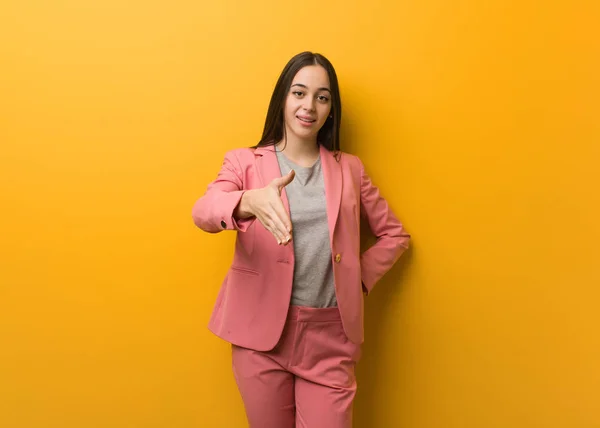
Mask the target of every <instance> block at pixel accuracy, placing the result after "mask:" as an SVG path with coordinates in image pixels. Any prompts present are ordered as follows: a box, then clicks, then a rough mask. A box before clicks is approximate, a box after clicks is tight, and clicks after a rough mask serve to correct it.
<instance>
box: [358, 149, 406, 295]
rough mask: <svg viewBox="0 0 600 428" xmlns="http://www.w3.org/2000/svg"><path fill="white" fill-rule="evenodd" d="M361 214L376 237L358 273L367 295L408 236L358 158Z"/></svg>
mask: <svg viewBox="0 0 600 428" xmlns="http://www.w3.org/2000/svg"><path fill="white" fill-rule="evenodd" d="M358 162H359V164H360V175H361V184H360V204H361V215H362V216H363V217H364V218H366V220H367V222H368V224H369V227H370V229H371V231H372V233H373V235H375V237H376V238H377V241H376V242H375V244H374V245H373V246H371V247H370V248H369V249H367V250H366V251H365V252H364V253H362V255H361V259H360V265H361V276H362V282H363V286H364V289H365V290H364V291H365V292H366V293H367V294H368V293H370V292H371V290H372V289H373V287H374V286H375V284H376V283H377V282H378V281H379V280H380V279H381V277H383V275H384V274H385V273H387V271H389V270H390V269H391V267H392V266H393V265H394V263H396V261H397V260H398V259H399V258H400V256H401V255H402V253H403V252H404V251H406V249H407V248H408V243H409V240H410V235H409V234H408V233H407V232H406V230H405V229H404V226H403V225H402V223H401V222H400V221H399V220H398V219H397V218H396V216H395V215H394V213H393V212H392V210H391V208H390V206H389V205H388V203H387V201H386V200H385V199H384V198H383V197H382V196H381V194H380V192H379V189H378V188H377V187H376V186H375V185H374V184H373V183H372V182H371V179H370V177H369V176H368V174H367V173H366V172H365V168H364V165H363V163H362V161H360V159H359V160H358Z"/></svg>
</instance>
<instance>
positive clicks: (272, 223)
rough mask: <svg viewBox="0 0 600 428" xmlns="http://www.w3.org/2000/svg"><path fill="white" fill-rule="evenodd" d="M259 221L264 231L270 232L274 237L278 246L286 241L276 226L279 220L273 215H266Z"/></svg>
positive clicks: (285, 237) (284, 235)
mask: <svg viewBox="0 0 600 428" xmlns="http://www.w3.org/2000/svg"><path fill="white" fill-rule="evenodd" d="M260 220H261V223H262V224H263V226H264V227H265V229H267V230H268V231H269V232H271V234H272V235H273V236H274V237H275V239H276V240H277V243H278V244H280V245H281V244H283V243H284V242H286V241H287V240H288V239H287V236H286V234H285V233H284V232H283V231H282V230H281V228H280V226H279V225H278V224H277V223H278V221H279V219H278V218H277V216H276V215H275V214H266V215H265V216H264V217H262V219H260Z"/></svg>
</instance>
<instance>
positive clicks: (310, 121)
mask: <svg viewBox="0 0 600 428" xmlns="http://www.w3.org/2000/svg"><path fill="white" fill-rule="evenodd" d="M296 118H297V119H298V120H299V121H300V122H303V123H306V124H310V123H314V122H316V120H315V119H310V118H308V117H301V116H296Z"/></svg>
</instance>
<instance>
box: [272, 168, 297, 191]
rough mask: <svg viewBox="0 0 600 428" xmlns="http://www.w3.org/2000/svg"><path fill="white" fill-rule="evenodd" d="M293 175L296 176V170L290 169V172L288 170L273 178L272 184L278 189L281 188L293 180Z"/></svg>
mask: <svg viewBox="0 0 600 428" xmlns="http://www.w3.org/2000/svg"><path fill="white" fill-rule="evenodd" d="M295 176H296V172H295V171H294V170H293V169H292V170H291V171H290V172H288V173H287V174H286V175H284V176H283V177H280V178H276V179H275V180H273V181H272V184H274V185H275V186H276V187H277V189H278V190H281V189H283V188H284V187H285V186H287V185H288V184H290V183H291V182H292V181H293V180H294V177H295Z"/></svg>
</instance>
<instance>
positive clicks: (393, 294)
mask: <svg viewBox="0 0 600 428" xmlns="http://www.w3.org/2000/svg"><path fill="white" fill-rule="evenodd" d="M361 229H362V230H363V232H362V235H363V237H362V241H363V242H364V244H363V247H364V248H366V247H367V246H370V245H372V244H373V242H374V239H373V238H372V237H371V236H370V234H368V235H367V233H368V232H365V231H369V228H368V225H367V224H364V225H363V226H362V227H361ZM409 233H410V231H409ZM410 244H411V245H410V246H409V248H408V250H406V252H404V254H403V255H402V256H401V257H400V260H398V262H397V263H396V264H395V265H394V266H393V267H392V269H390V271H389V272H388V273H387V274H386V275H385V276H384V277H383V278H382V279H381V281H380V282H379V283H377V284H376V285H375V289H374V290H373V292H372V293H371V294H370V295H369V297H367V300H366V302H365V343H364V345H363V349H362V358H361V360H360V362H359V364H358V366H357V382H358V393H357V397H356V403H355V409H354V424H355V425H354V426H356V427H357V428H363V427H364V428H379V424H378V423H377V421H378V414H379V413H378V412H379V411H380V410H381V408H382V407H381V406H383V407H390V408H393V409H398V408H399V407H404V406H402V405H401V403H395V402H393V401H394V397H397V394H393V395H392V396H391V397H390V398H391V400H390V401H386V402H385V403H383V404H382V403H381V398H382V397H385V396H386V394H385V393H386V392H392V391H397V390H398V389H405V388H402V385H401V382H402V379H399V376H400V375H399V374H398V373H390V371H389V369H390V367H398V368H399V367H401V366H402V364H403V362H402V361H401V360H400V356H398V361H397V363H396V364H393V365H389V364H384V365H383V366H382V364H381V356H382V355H383V353H384V352H388V351H386V350H388V349H390V348H393V349H399V347H400V343H401V342H406V341H405V340H404V339H403V338H402V332H400V334H399V335H396V336H391V337H390V336H389V334H385V329H383V328H382V327H383V325H384V323H386V322H391V321H392V320H393V319H394V315H393V314H391V313H390V310H391V308H392V307H394V306H396V305H397V304H398V301H399V299H402V296H403V294H404V292H403V291H404V283H405V281H404V277H405V276H406V275H407V271H408V269H409V268H410V265H411V263H412V258H413V242H412V241H411V243H410ZM390 341H395V342H398V343H397V344H393V343H390ZM398 382H400V384H399V383H398ZM386 413H388V412H386ZM388 414H389V413H388ZM385 428H394V427H393V426H391V425H389V424H386V426H385Z"/></svg>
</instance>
